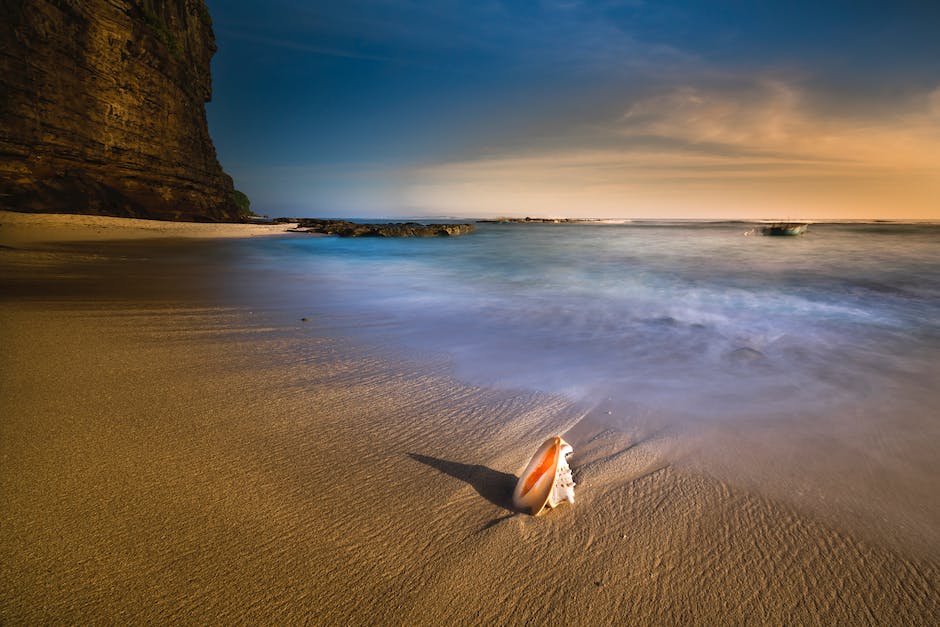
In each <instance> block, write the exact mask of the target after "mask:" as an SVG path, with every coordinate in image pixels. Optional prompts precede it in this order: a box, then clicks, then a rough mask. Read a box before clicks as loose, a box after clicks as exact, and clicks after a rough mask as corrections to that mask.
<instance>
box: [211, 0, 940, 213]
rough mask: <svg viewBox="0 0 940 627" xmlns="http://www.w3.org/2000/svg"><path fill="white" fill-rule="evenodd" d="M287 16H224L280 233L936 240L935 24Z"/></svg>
mask: <svg viewBox="0 0 940 627" xmlns="http://www.w3.org/2000/svg"><path fill="white" fill-rule="evenodd" d="M213 4H218V3H213ZM282 4H284V6H283V7H281V8H282V9H283V10H281V11H266V12H265V14H264V15H255V14H254V13H252V11H253V10H252V9H251V8H250V7H247V6H245V7H240V8H239V7H237V6H229V5H228V4H227V3H226V6H222V5H221V4H218V6H214V7H213V9H214V11H213V12H214V14H216V15H218V18H217V24H218V26H217V29H216V30H217V34H218V37H219V39H220V41H221V42H223V44H224V43H225V42H230V43H228V44H227V45H223V46H221V52H220V53H219V56H218V59H217V60H216V68H217V69H216V77H217V78H216V84H217V94H221V95H219V96H218V97H217V101H218V102H219V104H213V105H210V123H211V124H212V126H213V135H214V136H215V137H216V138H217V144H218V145H219V152H220V158H221V159H222V162H223V164H224V165H225V167H227V168H228V169H229V170H230V171H232V173H233V175H235V178H236V180H239V181H240V182H241V184H242V185H243V186H244V187H245V188H246V191H248V192H249V195H250V196H251V197H252V198H253V199H255V200H256V202H257V203H258V206H259V207H260V206H264V207H265V208H266V210H267V211H268V212H271V213H272V214H292V215H293V214H299V215H323V216H334V215H337V216H338V215H361V216H395V215H431V216H441V215H454V216H492V215H532V216H576V217H581V216H597V217H639V218H661V217H668V218H681V217H687V218H726V217H727V218H733V217H758V218H759V217H779V216H790V217H794V218H795V217H799V218H807V219H812V218H816V219H825V218H836V219H840V218H853V219H870V218H887V219H936V218H940V165H938V164H940V64H937V63H936V61H935V59H936V58H938V57H937V54H936V52H937V48H938V44H937V43H936V37H932V36H931V35H930V29H929V27H928V25H929V24H930V23H931V20H932V21H933V22H932V23H933V24H934V25H936V24H938V23H940V20H938V18H940V14H938V12H937V10H936V9H933V10H930V9H918V10H916V11H915V10H908V9H890V8H880V9H879V8H871V7H867V8H866V7H863V6H858V5H854V4H853V5H851V6H850V5H846V7H842V10H837V9H832V8H830V9H820V8H814V7H813V6H812V5H810V4H807V5H805V6H802V7H798V6H797V5H793V4H786V5H785V6H783V5H782V4H781V6H778V7H772V6H771V7H768V6H764V7H762V8H755V7H745V6H741V5H739V4H737V3H717V4H716V5H715V7H712V9H711V10H710V11H706V10H704V9H698V8H695V7H693V6H687V3H683V2H676V3H668V6H667V5H664V4H662V3H655V5H653V4H651V5H646V4H644V3H642V2H594V3H588V2H566V3H563V2H543V3H521V4H519V5H516V4H514V3H510V2H487V3H473V4H472V5H463V4H462V3H456V4H457V5H460V6H453V7H451V8H450V9H448V10H443V9H439V8H438V9H430V8H420V7H418V6H415V5H413V4H412V3H409V2H404V1H402V2H380V3H378V2H353V3H349V6H348V8H346V9H344V8H337V7H315V8H307V7H304V8H300V7H297V6H294V5H292V4H288V3H282ZM797 4H799V3H797ZM344 6H345V5H344ZM800 11H805V12H807V15H808V17H809V18H811V19H808V20H807V22H802V21H799V20H798V19H797V18H796V17H794V15H793V14H796V13H799V12H800ZM250 24H251V26H250ZM248 54H251V55H253V60H252V61H251V62H250V63H246V62H245V60H244V58H243V57H242V55H248ZM932 60H933V61H932ZM230 65H232V66H235V65H237V66H239V67H240V68H241V70H240V73H239V74H238V76H237V77H236V76H235V73H234V72H233V71H230V70H229V69H228V68H229V66H230ZM246 67H247V68H249V70H248V72H247V74H246V73H245V72H244V69H245V68H246ZM246 82H247V85H246ZM249 86H250V87H251V88H252V92H253V95H251V96H250V97H247V100H248V101H250V102H251V107H248V106H245V105H244V102H245V100H246V95H245V94H246V91H245V90H246V88H247V87H249ZM239 103H242V104H239ZM272 109H273V111H274V112H276V113H277V114H278V115H276V116H275V117H276V124H277V126H276V127H275V126H274V125H273V124H274V123H272V122H270V121H265V120H261V119H253V118H254V117H255V116H258V117H259V118H260V117H261V116H264V117H265V118H270V117H271V113H272ZM245 129H253V130H249V131H248V132H247V133H246V130H245Z"/></svg>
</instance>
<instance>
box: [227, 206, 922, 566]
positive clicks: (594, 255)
mask: <svg viewBox="0 0 940 627" xmlns="http://www.w3.org/2000/svg"><path fill="white" fill-rule="evenodd" d="M239 245H240V246H244V247H247V248H250V253H246V254H247V255H248V256H247V258H248V259H250V261H251V263H253V264H255V265H256V266H258V267H267V268H269V269H270V272H271V275H272V277H276V278H274V279H272V280H273V281H276V282H277V283H278V285H279V286H280V288H279V289H280V293H281V298H282V299H283V300H282V301H281V304H282V306H286V307H287V309H289V310H290V312H291V315H297V316H301V315H302V316H305V317H308V318H309V319H310V320H311V321H312V324H316V325H318V326H319V328H320V329H321V330H324V331H326V332H329V333H335V334H339V335H342V336H346V337H348V338H352V339H354V340H356V341H361V342H364V343H366V344H372V345H382V346H385V347H393V348H395V347H397V348H399V349H401V350H403V351H410V352H412V353H415V352H417V353H420V352H434V353H440V354H444V355H446V356H447V357H448V358H449V359H450V360H451V362H452V363H453V368H454V374H455V376H457V377H458V378H460V379H462V380H464V381H465V382H467V383H470V384H474V385H484V386H498V387H505V388H512V389H531V390H537V391H543V392H547V393H552V394H563V395H566V396H568V397H570V398H571V399H572V400H573V401H576V402H584V403H586V404H588V405H590V404H593V403H604V407H605V408H608V409H606V411H607V412H609V414H610V415H611V421H613V422H612V424H616V423H617V421H619V424H621V425H622V426H623V427H624V428H629V427H630V425H631V424H633V425H635V424H638V423H641V422H642V423H643V424H645V425H647V426H649V428H650V429H658V430H660V431H662V430H666V431H668V432H670V433H673V434H674V435H675V438H676V439H677V441H678V442H680V443H683V442H684V443H685V445H684V446H680V447H679V448H678V449H677V450H681V451H683V452H682V453H681V456H683V457H684V458H686V459H691V460H693V462H695V461H696V460H698V462H700V463H701V464H702V465H703V466H705V467H707V468H708V469H710V470H711V471H712V472H714V473H716V474H718V475H721V474H722V473H730V474H733V475H735V476H736V477H738V478H739V479H741V480H742V481H744V482H745V483H747V482H748V481H751V482H752V483H753V484H754V485H761V486H768V485H770V486H776V488H777V489H778V491H779V492H782V493H785V494H788V495H791V496H794V498H795V500H797V501H800V500H801V499H802V501H804V502H805V501H810V502H812V501H814V500H816V501H818V503H817V505H822V509H823V510H827V511H828V510H831V509H832V508H833V507H835V508H836V509H838V508H839V507H841V508H842V509H841V510H840V512H841V514H840V515H842V516H845V515H846V514H847V513H848V514H849V515H853V516H855V515H858V516H862V517H865V516H869V517H870V518H872V519H873V520H874V519H877V520H880V521H882V522H883V521H885V520H888V519H889V518H890V521H889V522H890V524H888V528H890V529H893V530H895V531H898V530H899V529H902V530H904V529H906V531H899V533H908V534H911V535H914V536H917V537H919V538H921V540H922V543H921V546H924V545H926V546H927V547H928V548H930V549H931V550H933V551H940V546H938V544H937V542H938V540H940V533H938V532H937V526H938V523H940V498H938V497H937V494H940V472H938V466H940V464H938V462H940V458H938V452H937V451H938V450H940V448H938V447H940V225H932V224H899V223H841V224H838V223H820V224H814V225H812V226H811V227H810V229H809V231H808V232H807V233H806V234H805V235H801V236H796V237H766V236H762V235H761V234H760V229H759V225H756V224H753V223H746V222H705V223H702V222H697V223H683V222H632V223H629V222H628V223H618V224H606V223H580V224H558V225H556V224H480V225H477V230H476V232H475V233H473V234H470V235H467V236H462V237H456V238H431V239H383V238H374V239H341V238H335V237H313V236H298V237H295V238H288V239H283V238H281V239H267V240H258V241H253V242H249V243H239ZM677 455H678V453H677ZM797 497H799V498H797ZM886 524H887V523H886Z"/></svg>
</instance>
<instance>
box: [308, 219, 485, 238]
mask: <svg viewBox="0 0 940 627" xmlns="http://www.w3.org/2000/svg"><path fill="white" fill-rule="evenodd" d="M290 221H291V222H293V221H294V220H290ZM296 222H297V227H296V228H294V229H292V230H293V231H299V232H304V233H325V234H327V235H338V236H339V237H452V236H456V235H465V234H467V233H472V232H473V230H474V227H473V225H472V224H419V223H417V222H387V223H378V224H363V223H359V222H347V221H346V220H312V219H302V220H296Z"/></svg>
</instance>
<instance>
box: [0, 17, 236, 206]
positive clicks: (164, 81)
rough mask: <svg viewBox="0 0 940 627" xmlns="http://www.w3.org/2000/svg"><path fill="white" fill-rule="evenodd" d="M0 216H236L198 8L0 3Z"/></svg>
mask: <svg viewBox="0 0 940 627" xmlns="http://www.w3.org/2000/svg"><path fill="white" fill-rule="evenodd" d="M0 15H2V20H0V208H6V209H13V210H17V211H42V212H51V211H54V212H65V213H90V214H100V215H113V216H132V217H143V218H157V219H163V220H199V221H225V220H235V219H238V218H239V209H238V208H237V207H236V205H235V202H234V201H233V197H232V194H233V191H234V190H233V187H232V179H231V178H230V177H229V176H228V175H227V174H225V173H224V172H223V171H222V167H221V166H220V165H219V162H218V160H217V158H216V154H215V147H214V146H213V145H212V140H211V138H210V137H209V129H208V125H207V123H206V113H205V102H207V101H208V100H209V99H210V97H211V94H212V82H211V76H210V70H209V62H210V60H211V58H212V55H213V54H214V53H215V50H216V46H215V37H214V35H213V32H212V24H211V18H210V16H209V12H208V10H207V9H206V6H205V4H204V2H203V0H0Z"/></svg>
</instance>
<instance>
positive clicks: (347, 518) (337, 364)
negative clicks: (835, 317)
mask: <svg viewBox="0 0 940 627" xmlns="http://www.w3.org/2000/svg"><path fill="white" fill-rule="evenodd" d="M213 226H214V225H213ZM207 245H209V244H207ZM0 253H4V254H0V270H2V271H3V272H0V286H2V282H3V281H4V279H5V278H8V277H9V276H10V272H12V271H10V270H9V268H10V265H9V264H8V263H7V262H8V261H9V259H10V258H11V256H10V255H9V254H7V253H10V251H0ZM28 254H30V253H22V254H20V255H19V256H17V257H16V259H15V261H16V267H15V272H16V273H17V276H20V277H22V275H23V273H24V272H27V273H30V272H31V273H33V274H32V275H31V276H32V277H33V278H34V280H35V283H36V284H37V285H46V284H49V283H50V282H51V283H55V282H56V281H58V280H60V277H66V276H70V275H69V274H68V273H63V272H61V270H62V267H61V265H60V266H57V267H56V269H54V270H50V267H49V265H48V264H46V263H45V262H44V261H42V260H41V257H37V259H40V261H39V262H37V263H36V264H33V265H29V264H25V263H24V262H23V255H28ZM63 255H74V256H75V257H74V259H76V260H77V261H76V263H82V262H83V261H82V260H83V259H85V258H84V257H80V256H79V253H78V252H74V251H73V252H69V253H63ZM4 264H7V265H6V266H4ZM61 280H66V279H61ZM18 293H19V292H17V294H18ZM314 322H315V321H314ZM316 329H317V327H316V325H315V324H302V323H297V324H293V325H291V324H288V325H285V324H280V323H277V321H272V320H271V319H269V318H266V317H265V316H264V315H262V314H258V313H257V312H255V313H252V312H249V311H245V310H242V309H240V308H231V307H222V306H218V305H213V304H211V303H203V304H198V303H194V302H192V301H191V300H189V299H184V298H180V299H178V300H173V299H172V298H167V297H166V296H163V295H161V296H160V297H159V298H156V297H155V298H152V299H141V298H125V299H123V300H121V299H119V298H112V299H109V300H107V301H95V300H93V299H84V300H83V299H75V298H73V299H69V300H63V299H56V298H52V297H50V298H46V299H43V298H37V297H35V295H34V296H33V297H32V298H28V299H26V298H20V297H18V296H5V297H3V298H2V299H0V333H2V335H0V341H2V346H3V353H2V354H3V360H2V364H0V399H2V406H3V411H2V416H3V417H2V419H0V494H2V503H3V506H2V510H0V525H2V534H0V555H2V556H3V558H2V559H0V623H4V624H23V623H41V622H81V623H88V622H95V623H103V622H117V621H120V622H134V623H141V622H165V621H169V620H172V621H179V622H187V623H207V622H211V623H220V622H225V623H229V622H235V621H238V622H259V623H262V622H263V623H282V622H289V623H293V622H312V623H314V624H429V625H431V624H433V625H438V624H523V623H529V622H536V621H537V622H568V623H573V624H591V625H596V624H647V623H657V624H660V623H669V624H675V623H696V624H715V623H721V624H728V623H734V624H737V623H750V624H767V623H793V624H805V623H809V624H865V623H868V624H871V623H876V624H892V625H894V624H937V623H938V621H940V599H938V594H937V588H938V582H940V565H938V563H937V562H936V561H935V559H934V558H932V557H930V556H926V557H925V556H919V555H916V554H912V553H905V552H903V551H899V550H898V549H896V548H891V546H889V544H888V543H878V542H873V541H871V540H869V539H861V538H857V537H854V536H852V535H849V534H846V533H844V532H842V531H839V530H837V529H835V528H833V527H832V526H829V525H827V524H826V523H824V522H823V521H821V520H818V519H814V518H812V517H810V516H807V515H806V514H803V513H798V512H796V511H793V510H792V509H789V508H787V507H786V506H784V505H782V504H780V503H778V502H775V501H773V500H769V499H767V498H766V497H763V496H760V495H759V494H758V493H755V492H753V491H747V490H743V489H741V488H740V487H738V486H735V485H733V484H730V483H726V482H723V481H719V480H717V479H714V478H710V477H708V476H706V475H703V474H701V473H696V472H694V471H691V470H689V469H687V468H682V467H678V466H676V465H674V464H672V463H670V456H669V446H670V443H669V441H668V438H667V437H665V436H651V437H641V436H640V435H638V434H632V433H625V432H622V431H617V430H614V429H610V428H608V427H605V425H604V424H603V422H602V421H600V420H598V419H596V418H595V417H593V416H592V417H589V418H588V419H586V420H582V419H581V417H582V415H583V412H584V409H583V408H580V407H577V406H575V405H573V404H572V403H571V402H569V401H567V400H566V399H564V398H559V397H552V396H546V395H541V394H534V393H528V392H522V391H515V392H514V391H497V390H490V389H482V388H476V387H469V386H467V385H464V384H461V383H460V382H458V381H456V380H455V379H454V378H453V377H452V376H451V375H450V371H449V368H448V364H447V362H446V361H443V360H441V361H433V360H427V361H420V362H419V361H414V360H411V361H409V360H407V359H402V358H398V357H395V356H394V355H391V354H384V353H382V352H379V351H373V350H366V349H365V348H362V347H356V346H351V345H349V344H347V343H345V342H343V341H341V340H337V339H329V338H326V337H323V336H322V335H321V334H319V333H318V332H317V330H316ZM555 433H564V434H565V438H566V439H567V440H568V441H570V442H571V443H572V444H573V445H574V448H575V455H574V457H573V458H572V468H573V470H574V474H575V481H576V482H577V483H578V487H577V489H576V494H577V503H576V504H575V505H574V506H570V507H569V506H562V507H560V508H559V509H558V510H556V511H554V512H552V513H550V514H548V515H546V516H543V517H539V518H533V517H530V516H525V515H520V514H514V513H513V512H512V511H510V510H509V509H508V508H509V500H510V494H511V490H512V487H513V484H514V482H515V473H517V472H518V471H519V469H521V468H522V467H523V466H524V465H525V463H526V462H527V461H528V458H529V456H530V455H531V454H532V452H533V451H534V450H535V448H536V447H537V446H538V444H539V443H540V442H541V441H542V439H544V438H545V437H546V436H548V435H553V434H555Z"/></svg>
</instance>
